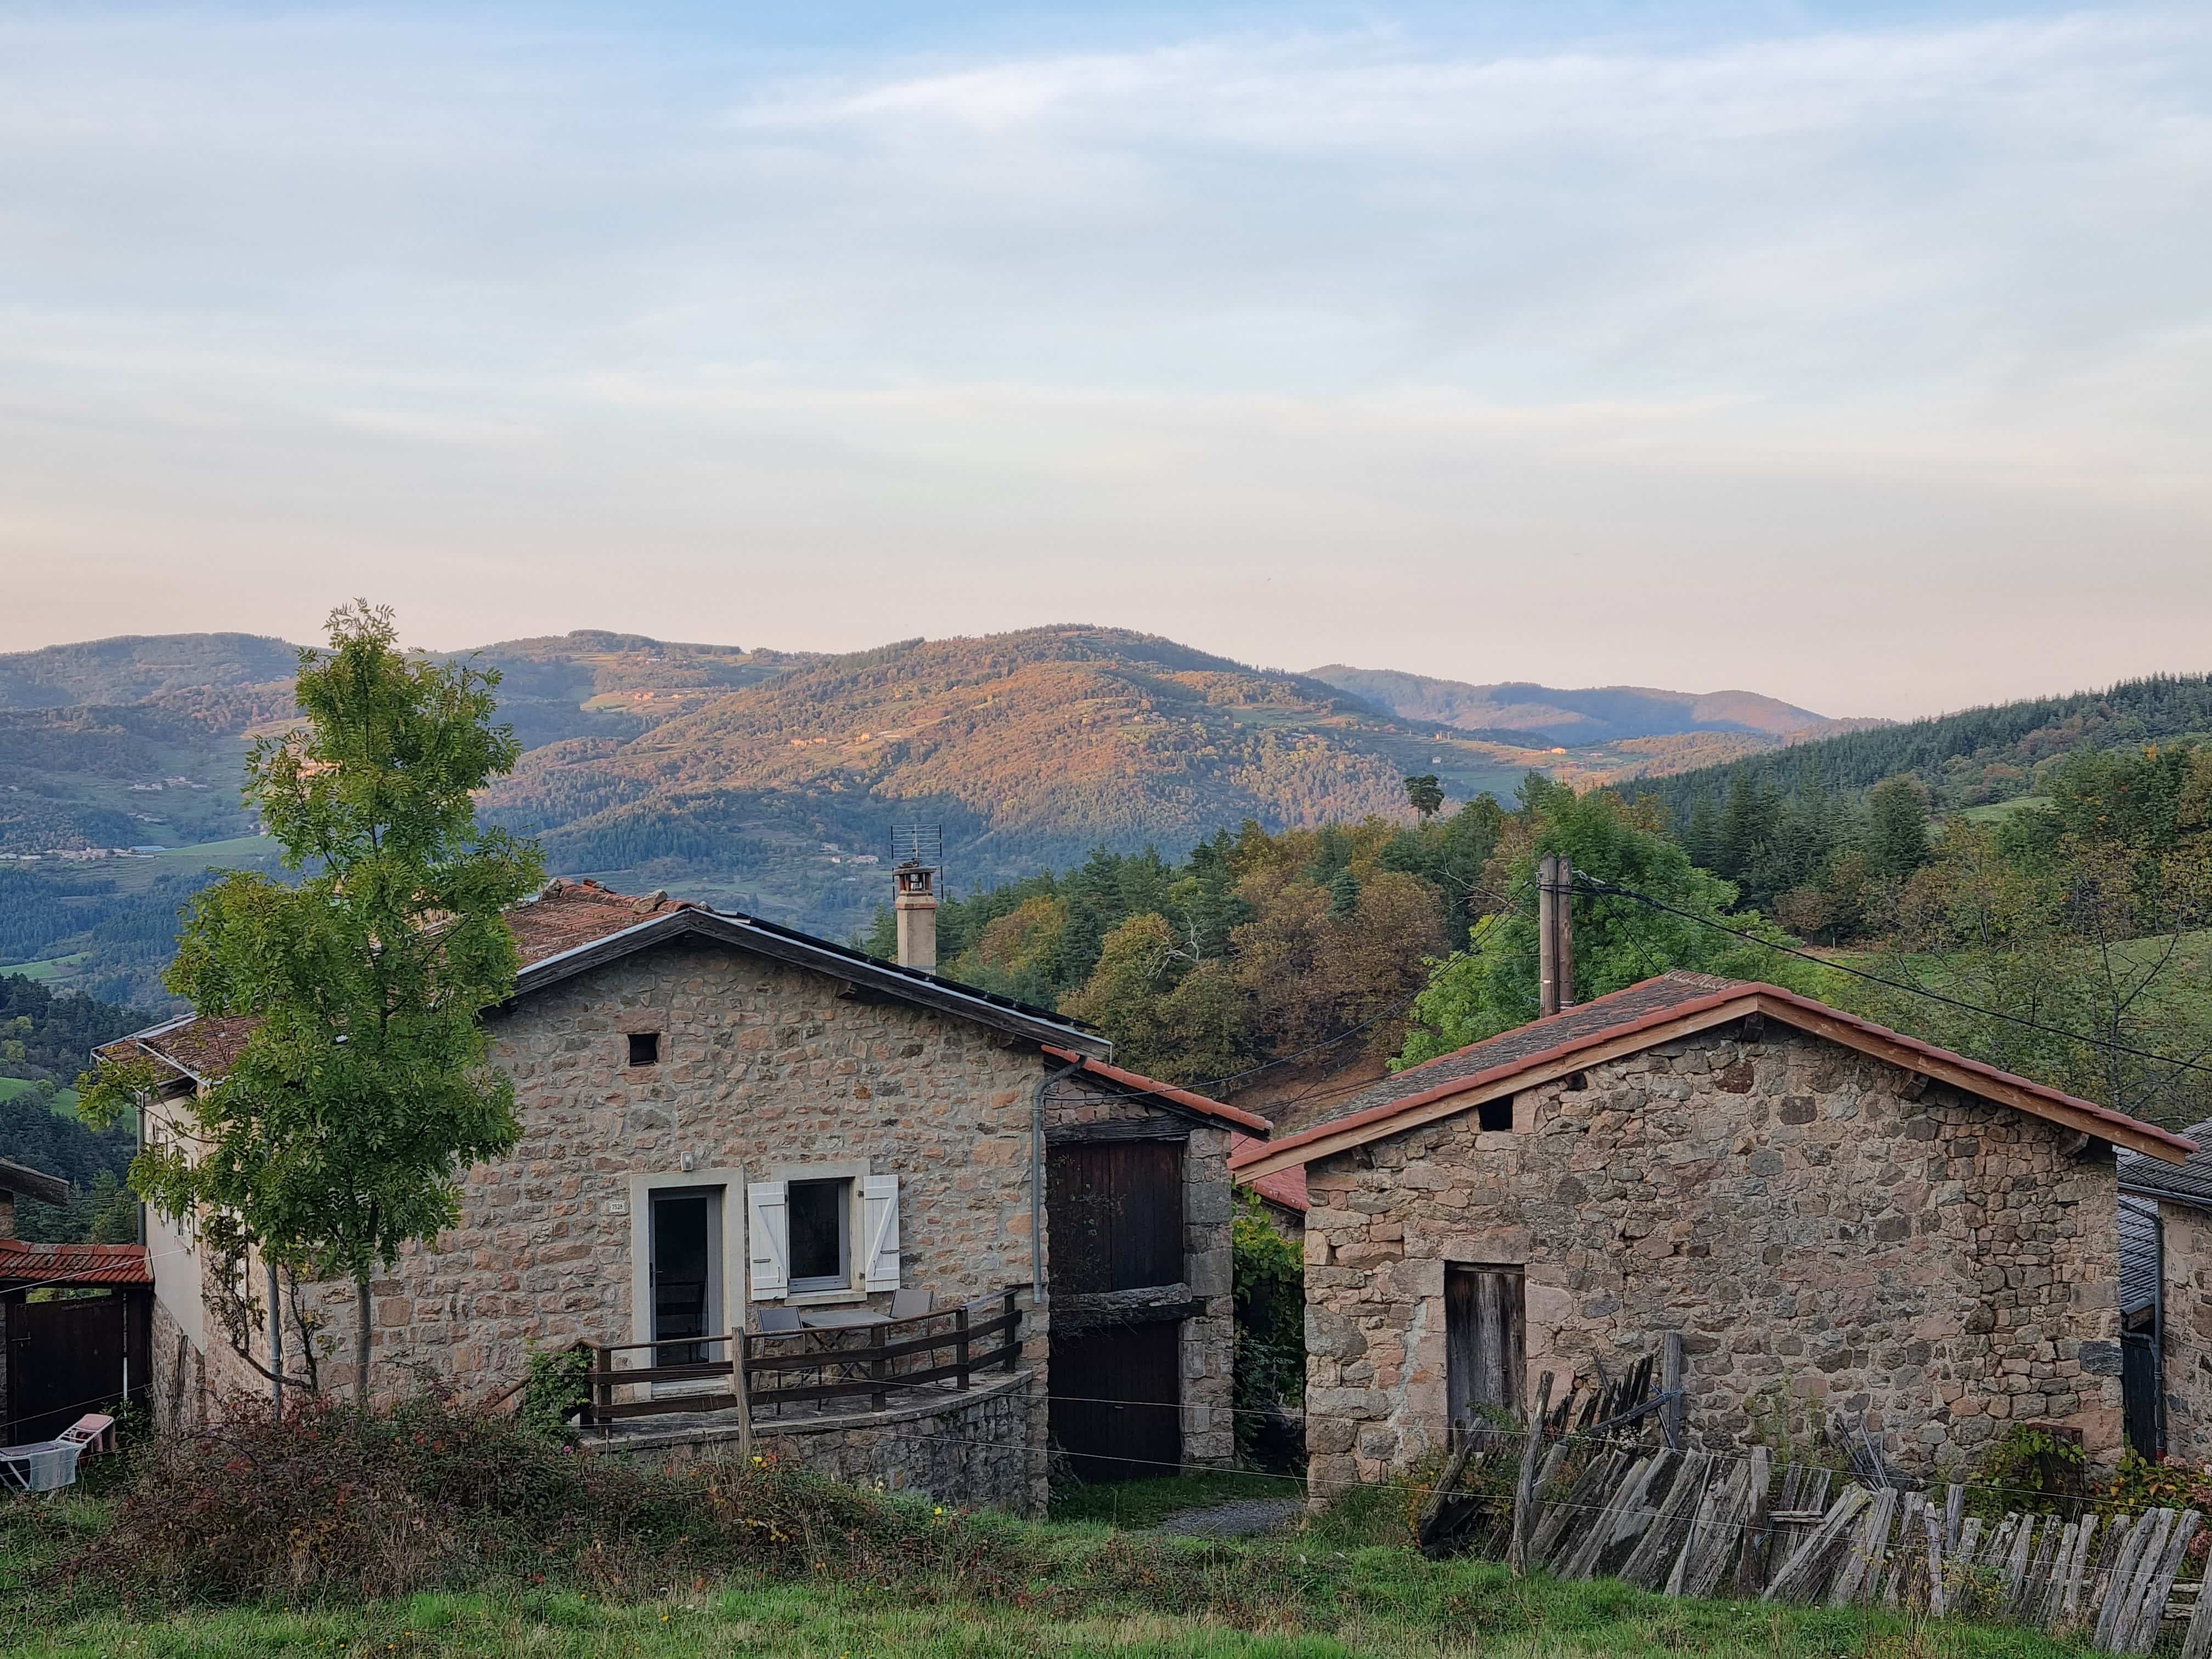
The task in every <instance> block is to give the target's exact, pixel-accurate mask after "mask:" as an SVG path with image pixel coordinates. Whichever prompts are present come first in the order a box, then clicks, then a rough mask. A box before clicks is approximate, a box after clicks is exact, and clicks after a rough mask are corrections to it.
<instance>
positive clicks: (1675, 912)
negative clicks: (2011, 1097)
mask: <svg viewBox="0 0 2212 1659" xmlns="http://www.w3.org/2000/svg"><path fill="white" fill-rule="evenodd" d="M1574 878H1575V881H1576V882H1577V884H1580V885H1582V886H1583V887H1584V888H1586V889H1587V890H1589V891H1591V892H1593V893H1612V894H1617V895H1619V896H1620V897H1622V898H1627V899H1634V900H1635V901H1636V902H1638V903H1639V904H1645V905H1649V906H1650V908H1653V909H1655V910H1663V911H1665V912H1666V913H1667V914H1668V915H1670V916H1680V918H1681V919H1682V920H1683V921H1694V922H1696V923H1697V924H1698V925H1699V927H1711V928H1713V929H1715V930H1716V931H1717V932H1720V933H1728V934H1730V935H1732V936H1733V937H1735V938H1736V939H1742V940H1743V941H1744V942H1745V943H1747V944H1749V945H1759V946H1760V947H1761V948H1762V949H1765V950H1768V951H1776V952H1778V954H1780V955H1783V956H1786V957H1797V958H1798V959H1799V960H1801V961H1804V962H1809V963H1813V964H1814V966H1816V967H1820V968H1826V969H1830V970H1831V971H1832V972H1835V973H1839V974H1849V975H1852V976H1853V977H1855V978H1857V979H1863V980H1868V981H1872V982H1873V983H1874V984H1876V985H1883V986H1887V987H1889V988H1890V989H1891V990H1893V991H1903V992H1905V994H1908V995H1911V996H1916V997H1925V998H1926V999H1928V1000H1929V1001H1930V1002H1940V1003H1942V1004H1944V1005H1945V1006H1947V1007H1952V1008H1956V1009H1958V1010H1960V1012H1964V1013H1969V1014H1978V1015H1979V1016H1980V1017H1981V1018H1984V1019H2000V1020H2004V1021H2006V1022H2008V1023H2009V1024H2014V1025H2021V1026H2025V1027H2027V1029H2028V1030H2031V1031H2040V1032H2042V1033H2043V1034H2044V1035H2045V1036H2056V1037H2064V1038H2065V1039H2066V1040H2067V1041H2068V1042H2081V1043H2087V1044H2088V1045H2089V1046H2090V1047H2092V1048H2104V1049H2108V1050H2110V1051H2111V1052H2112V1053H2113V1054H2130V1055H2132V1056H2134V1057H2135V1058H2136V1059H2137V1060H2152V1061H2154V1062H2155V1063H2157V1064H2158V1065H2160V1066H2175V1067H2178V1068H2180V1069H2184V1070H2187V1071H2192V1072H2204V1073H2212V1066H2206V1065H2203V1064H2201V1063H2199V1062H2198V1061H2196V1060H2177V1059H2175V1058H2174V1057H2172V1055H2170V1054H2158V1053H2155V1052H2154V1051H2153V1050H2151V1049H2148V1048H2134V1047H2132V1046H2131V1045H2130V1044H2128V1043H2124V1042H2118V1041H2116V1040H2114V1039H2113V1038H2111V1037H2099V1036H2087V1034H2085V1033H2083V1032H2081V1031H2069V1030H2066V1029H2065V1028H2064V1027H2063V1026H2059V1025H2046V1024H2044V1023H2043V1022H2042V1021H2041V1020H2036V1019H2030V1018H2027V1016H2026V1015H2025V1014H2008V1013H2003V1012H2000V1011H1998V1010H1997V1009H1995V1008H1984V1007H1982V1006H1980V1005H1979V1004H1978V1003H1972V1002H1966V1001H1963V1000H1960V998H1957V997H1952V996H1946V995H1944V994H1942V992H1941V991H1931V990H1929V988H1928V987H1926V986H1924V985H1914V984H1911V983H1910V982H1908V981H1905V980H1900V979H1891V978H1889V977H1888V976H1887V975H1882V974H1875V973H1869V972H1868V971H1867V969H1863V968H1855V967H1853V966H1852V965H1851V964H1850V963H1844V962H1831V961H1830V960H1828V959H1827V958H1826V957H1816V956H1814V954H1813V953H1812V952H1811V951H1801V950H1798V949H1796V947H1794V946H1791V945H1777V944H1776V943H1775V942H1774V941H1773V940H1772V939H1762V938H1760V937H1759V935H1758V934H1756V933H1746V932H1744V931H1743V930H1742V929H1741V928H1740V927H1729V925H1728V924H1727V923H1726V922H1722V921H1714V920H1713V919H1712V918H1711V916H1701V915H1697V914H1695V913H1694V912H1692V911H1689V910H1683V909H1678V908H1676V907H1675V906H1674V905H1671V904H1668V903H1667V902H1665V901H1664V900H1662V899H1656V898H1653V897H1652V896H1650V894H1649V893H1639V892H1638V891H1637V890H1635V889H1634V888H1632V887H1623V886H1621V885H1620V884H1619V883H1618V882H1610V881H1602V880H1600V879H1599V878H1597V877H1595V876H1592V875H1589V874H1588V873H1587V872H1583V871H1581V870H1577V871H1576V872H1574Z"/></svg>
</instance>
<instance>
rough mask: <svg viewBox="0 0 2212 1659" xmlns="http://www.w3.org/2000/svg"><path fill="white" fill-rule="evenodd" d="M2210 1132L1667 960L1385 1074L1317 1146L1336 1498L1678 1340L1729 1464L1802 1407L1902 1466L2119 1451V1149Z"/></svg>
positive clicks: (1324, 1450) (1692, 1416) (1257, 1163)
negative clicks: (2171, 1127)
mask: <svg viewBox="0 0 2212 1659" xmlns="http://www.w3.org/2000/svg"><path fill="white" fill-rule="evenodd" d="M2115 1147H2119V1148H2124V1149H2127V1150H2129V1151H2132V1152H2139V1153H2142V1154H2144V1155H2145V1156H2147V1157H2148V1158H2151V1159H2155V1160H2162V1161H2165V1162H2168V1163H2172V1162H2179V1160H2181V1159H2183V1158H2186V1157H2188V1156H2189V1155H2190V1154H2191V1152H2193V1151H2194V1150H2195V1147H2194V1145H2193V1143H2192V1142H2191V1141H2189V1140H2187V1139H2183V1138H2182V1137H2179V1136H2177V1135H2174V1134H2172V1133H2168V1132H2166V1131H2165V1130H2162V1129H2159V1128H2156V1127H2153V1126H2151V1125H2149V1124H2146V1123H2141V1122H2137V1121H2135V1120H2133V1119H2131V1118H2128V1117H2125V1116H2124V1115H2121V1114H2119V1113H2117V1112H2112V1111H2110V1110H2107V1109H2104V1108H2102V1107H2099V1106H2096V1105H2094V1104H2093V1103H2090V1102H2087V1101H2084V1100H2078V1099H2075V1098H2073V1097H2069V1096H2067V1095H2063V1094H2061V1093H2059V1092H2058V1091H2055V1090H2051V1089H2048V1088H2045V1087H2043V1086H2041V1085H2037V1084H2033V1083H2030V1082H2028V1081H2027V1080H2026V1079H2021V1078H2018V1077H2014V1076H2011V1075H2009V1074H2008V1073H2002V1072H2000V1071H1997V1070H1996V1069H1995V1068H1994V1067H1990V1066H1984V1065H1982V1064H1980V1063H1978V1062H1977V1061H1973V1060H1966V1059H1964V1058H1962V1057H1960V1056H1959V1055H1957V1054H1950V1053H1948V1052H1946V1051H1944V1050H1942V1049H1938V1048H1932V1047H1930V1046H1929V1045H1927V1044H1925V1043H1921V1042H1916V1041H1914V1040H1912V1039H1911V1038H1908V1037H1905V1036H1900V1035H1899V1034H1898V1033H1896V1032H1893V1031H1890V1030H1886V1029H1885V1028H1883V1027H1881V1026H1878V1025H1875V1024H1871V1023H1869V1022H1868V1021H1865V1020H1862V1019H1859V1018H1855V1017H1853V1016H1851V1015H1849V1014H1846V1013H1844V1012H1841V1011H1839V1010H1838V1009H1834V1008H1832V1007H1829V1006H1826V1005H1824V1004H1822V1003H1820V1002H1817V1001H1814V1000H1811V999H1809V998H1806V997H1802V996H1799V995H1796V994H1794V993H1791V992H1789V991H1785V990H1782V989H1779V988H1778V987H1773V986H1768V985H1760V984H1748V983H1736V982H1730V981H1721V980H1716V979H1712V978H1709V977H1707V976H1705V975H1697V974H1685V973H1669V974H1665V975H1661V976H1659V977H1657V978H1656V979H1652V980H1648V981H1644V983H1642V984H1639V985H1636V986H1633V987H1629V988H1627V989H1626V990H1623V991H1620V992H1616V993H1614V994H1612V995H1610V996H1607V997H1602V998H1599V999H1597V1000H1595V1001H1592V1002H1589V1003H1587V1004H1584V1005H1583V1006H1579V1007H1571V1008H1568V1009H1566V1010H1565V1011H1564V1012H1559V1013H1558V1014H1554V1015H1552V1016H1550V1017H1549V1018H1544V1019H1541V1020H1538V1021H1536V1022H1534V1023H1533V1024H1528V1025H1525V1026H1522V1027H1520V1028H1518V1029H1517V1030H1512V1031H1508V1032H1506V1033H1504V1034H1503V1035H1501V1036H1496V1037H1492V1038H1491V1039H1489V1040H1488V1041H1487V1042H1480V1043H1476V1044H1474V1045H1473V1046H1471V1047H1469V1048H1463V1049H1461V1050H1459V1051H1458V1052H1456V1053H1455V1054H1446V1055H1443V1056H1441V1057H1439V1058H1437V1059H1435V1060H1431V1061H1429V1062H1428V1063H1427V1064H1425V1065H1423V1066H1414V1067H1411V1068H1409V1069H1407V1070H1406V1071H1404V1072H1401V1073H1396V1074H1395V1075H1394V1076H1392V1077H1389V1078H1387V1079H1383V1081H1382V1082H1380V1083H1378V1084H1376V1085H1375V1086H1374V1087H1372V1088H1371V1089H1370V1090H1368V1091H1365V1092H1364V1093H1363V1094H1362V1095H1360V1096H1358V1097H1354V1098H1353V1099H1352V1100H1351V1101H1350V1102H1348V1103H1346V1106H1345V1107H1344V1109H1342V1110H1341V1111H1340V1112H1339V1113H1338V1114H1336V1115H1334V1116H1332V1117H1330V1118H1328V1119H1326V1120H1324V1121H1322V1122H1320V1123H1318V1124H1316V1125H1314V1126H1312V1127H1309V1128H1306V1129H1304V1130H1303V1131H1301V1132H1299V1133H1296V1134H1291V1135H1287V1136H1285V1137H1283V1138H1281V1139H1276V1140H1273V1141H1271V1142H1270V1143H1268V1144H1267V1145H1266V1146H1259V1147H1255V1148H1250V1149H1248V1150H1247V1151H1246V1152H1243V1153H1242V1154H1240V1155H1239V1156H1238V1157H1237V1158H1235V1159H1234V1160H1233V1163H1234V1164H1235V1167H1236V1168H1237V1173H1238V1174H1239V1176H1240V1177H1243V1178H1247V1179H1249V1178H1253V1177H1257V1176H1266V1175H1267V1174H1269V1173H1271V1172H1274V1171H1279V1170H1286V1169H1289V1168H1291V1166H1292V1165H1303V1166H1304V1170H1305V1174H1306V1185H1307V1189H1308V1193H1309V1195H1310V1207H1309V1209H1308V1211H1307V1214H1306V1236H1305V1237H1306V1264H1307V1265H1306V1287H1307V1288H1306V1296H1307V1321H1306V1322H1307V1341H1308V1348H1309V1358H1308V1370H1307V1395H1306V1411H1307V1443H1308V1447H1309V1452H1310V1460H1311V1462H1310V1475H1311V1480H1312V1490H1314V1491H1315V1492H1327V1491H1329V1490H1332V1489H1334V1488H1336V1487H1339V1486H1341V1485H1343V1484H1345V1483H1347V1482H1352V1481H1361V1480H1374V1479H1376V1477H1378V1476H1380V1475H1383V1474H1387V1473H1389V1472H1391V1471H1395V1470H1402V1469H1404V1468H1407V1466H1408V1465H1410V1464H1412V1463H1413V1462H1416V1461H1418V1460H1419V1459H1420V1458H1421V1457H1422V1456H1424V1455H1426V1454H1428V1453H1430V1452H1431V1451H1434V1450H1436V1449H1439V1448H1441V1447H1442V1446H1443V1445H1444V1444H1445V1443H1447V1441H1448V1439H1449V1435H1450V1433H1451V1431H1452V1430H1453V1429H1454V1428H1455V1427H1456V1426H1459V1425H1466V1424H1468V1423H1470V1422H1472V1421H1474V1420H1475V1418H1476V1414H1477V1413H1479V1412H1480V1411H1481V1410H1482V1409H1483V1408H1485V1407H1500V1408H1504V1409H1505V1410H1508V1411H1512V1410H1516V1409H1517V1408H1519V1407H1521V1406H1522V1402H1523V1401H1524V1400H1526V1399H1527V1398H1528V1396H1529V1395H1531V1394H1532V1393H1533V1389H1534V1382H1535V1379H1536V1377H1537V1376H1538V1375H1539V1374H1540V1373H1541V1372H1544V1371H1550V1372H1553V1373H1554V1375H1555V1378H1556V1383H1555V1387H1556V1388H1557V1389H1560V1390H1564V1389H1565V1388H1566V1386H1567V1385H1568V1383H1569V1382H1570V1380H1571V1379H1572V1378H1577V1377H1581V1378H1584V1379H1588V1378H1590V1377H1592V1376H1594V1374H1595V1369H1596V1367H1597V1365H1598V1364H1600V1363H1601V1362H1602V1363H1603V1364H1605V1365H1606V1366H1607V1370H1609V1371H1610V1372H1611V1373H1612V1374H1613V1375H1615V1376H1618V1375H1619V1374H1620V1370H1621V1369H1622V1367H1623V1366H1624V1364H1626V1362H1628V1361H1631V1360H1633V1359H1635V1358H1638V1357H1639V1356H1641V1355H1644V1354H1649V1353H1650V1352H1654V1351H1655V1349H1656V1348H1658V1347H1660V1346H1662V1344H1663V1339H1664V1337H1665V1336H1666V1335H1667V1334H1679V1335H1680V1338H1681V1340H1682V1346H1683V1349H1684V1351H1685V1353H1686V1376H1685V1389H1686V1396H1687V1397H1686V1416H1687V1426H1688V1429H1689V1431H1690V1434H1691V1437H1692V1440H1693V1441H1696V1442H1699V1443H1703V1444H1704V1445H1705V1446H1707V1447H1709V1448H1712V1449H1722V1448H1725V1447H1729V1446H1732V1445H1735V1444H1739V1443H1744V1442H1746V1441H1747V1440H1749V1439H1751V1438H1753V1437H1755V1436H1756V1434H1757V1433H1758V1432H1759V1430H1758V1425H1757V1423H1756V1422H1755V1420H1754V1414H1755V1413H1761V1412H1762V1408H1763V1407H1765V1405H1767V1404H1768V1403H1770V1402H1772V1401H1776V1400H1778V1399H1779V1398H1780V1397H1783V1396H1789V1397H1793V1398H1794V1400H1795V1401H1796V1405H1795V1407H1794V1409H1795V1410H1796V1411H1797V1412H1798V1413H1800V1418H1799V1420H1800V1421H1801V1422H1802V1414H1803V1413H1806V1412H1807V1411H1808V1410H1809V1411H1810V1412H1811V1413H1813V1414H1814V1417H1815V1419H1816V1420H1824V1419H1826V1416H1827V1414H1828V1413H1831V1412H1833V1413H1840V1414H1842V1415H1843V1416H1844V1418H1845V1419H1846V1420H1850V1421H1855V1422H1859V1423H1863V1426H1864V1427H1865V1429H1866V1430H1867V1431H1868V1432H1869V1434H1870V1435H1872V1436H1874V1437H1876V1438H1877V1439H1878V1440H1879V1441H1880V1443H1881V1444H1882V1445H1883V1447H1884V1449H1885V1451H1886V1454H1887V1456H1888V1457H1889V1459H1890V1461H1891V1462H1892V1463H1893V1465H1895V1466H1899V1467H1902V1468H1909V1469H1913V1470H1917V1471H1918V1472H1921V1473H1926V1472H1929V1471H1930V1470H1932V1469H1934V1468H1938V1467H1942V1466H1947V1465H1950V1464H1954V1463H1955V1462H1959V1461H1960V1460H1963V1459H1964V1458H1966V1456H1968V1455H1971V1454H1972V1453H1973V1452H1974V1451H1975V1450H1976V1449H1978V1447H1980V1446H1981V1445H1982V1444H1984V1443H1985V1442H1987V1441H1988V1440H1989V1439H1990V1438H1991V1437H1992V1436H1994V1435H1995V1434H1996V1433H1998V1432H1999V1431H2002V1429H2003V1428H2004V1427H2005V1425H2007V1424H2008V1423H2010V1422H2013V1421H2017V1420H2033V1421H2035V1422H2039V1423H2053V1424H2059V1425H2065V1426H2066V1427H2068V1428H2069V1429H2071V1430H2073V1431H2078V1432H2079V1433H2080V1435H2081V1438H2082V1440H2083V1442H2084V1443H2086V1445H2087V1448H2088V1449H2089V1450H2090V1452H2091V1454H2092V1455H2093V1457H2094V1458H2096V1459H2097V1460H2099V1461H2100V1462H2110V1461H2112V1459H2113V1458H2115V1457H2116V1456H2117V1455H2118V1449H2119V1445H2120V1437H2121V1409H2120V1407H2121V1389H2120V1370H2121V1358H2120V1347H2119V1335H2120V1330H2119V1309H2118V1292H2117V1284H2116V1279H2117V1264H2116V1260H2115V1246H2114V1235H2113V1212H2114V1203H2115V1197H2116V1186H2115V1170H2114V1149H2115Z"/></svg>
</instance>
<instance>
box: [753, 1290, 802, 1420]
mask: <svg viewBox="0 0 2212 1659" xmlns="http://www.w3.org/2000/svg"><path fill="white" fill-rule="evenodd" d="M753 1322H754V1323H755V1324H757V1325H758V1326H759V1327H760V1334H762V1335H763V1336H803V1335H804V1334H805V1332H806V1325H805V1322H804V1321H803V1320H801V1319H800V1318H799V1310H798V1309H796V1308H756V1309H754V1310H753ZM786 1352H788V1350H787V1351H786ZM738 1364H744V1357H743V1352H742V1350H741V1351H740V1354H739V1358H738ZM781 1376H789V1377H801V1376H811V1377H813V1379H814V1380H815V1381H816V1382H817V1383H819V1382H820V1381H821V1380H822V1373H821V1371H820V1370H818V1369H817V1370H812V1371H784V1372H782V1373H781ZM769 1397H770V1398H771V1399H774V1398H775V1390H773V1389H771V1390H769ZM775 1414H776V1415H777V1416H778V1417H781V1416H782V1415H783V1401H781V1400H777V1401H775Z"/></svg>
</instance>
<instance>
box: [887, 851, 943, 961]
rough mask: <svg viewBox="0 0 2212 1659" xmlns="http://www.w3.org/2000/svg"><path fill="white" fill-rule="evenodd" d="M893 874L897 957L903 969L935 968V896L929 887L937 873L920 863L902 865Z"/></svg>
mask: <svg viewBox="0 0 2212 1659" xmlns="http://www.w3.org/2000/svg"><path fill="white" fill-rule="evenodd" d="M891 873H892V875H893V876H894V877H895V878H896V880H897V882H898V896H897V897H896V898H895V899H893V900H892V901H891V910H892V912H893V914H894V915H896V916H897V918H898V960H899V966H900V967H902V968H926V969H929V970H930V971H931V972H933V973H934V972H935V971H936V969H937V895H936V894H935V893H933V892H932V891H931V890H930V887H931V884H932V883H933V881H934V880H935V879H936V877H937V872H936V871H934V870H933V869H931V868H930V867H929V866H927V865H926V864H922V863H920V862H910V863H907V864H902V865H900V866H898V868H897V869H896V870H894V871H893V872H891Z"/></svg>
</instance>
